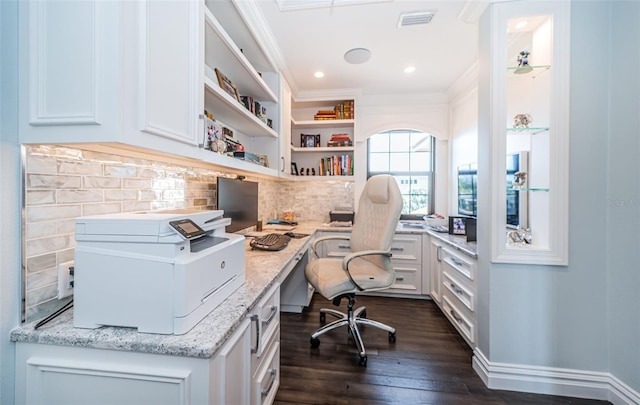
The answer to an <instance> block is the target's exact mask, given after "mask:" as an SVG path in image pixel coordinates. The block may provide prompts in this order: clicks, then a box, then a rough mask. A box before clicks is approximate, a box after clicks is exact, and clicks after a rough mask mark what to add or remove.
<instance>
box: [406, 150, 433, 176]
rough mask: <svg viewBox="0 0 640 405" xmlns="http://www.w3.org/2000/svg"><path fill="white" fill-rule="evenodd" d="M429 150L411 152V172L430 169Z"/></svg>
mask: <svg viewBox="0 0 640 405" xmlns="http://www.w3.org/2000/svg"><path fill="white" fill-rule="evenodd" d="M429 159H431V153H430V152H414V153H412V154H411V162H410V167H411V169H410V170H411V171H412V172H425V171H427V170H430V169H431V167H430V160H429Z"/></svg>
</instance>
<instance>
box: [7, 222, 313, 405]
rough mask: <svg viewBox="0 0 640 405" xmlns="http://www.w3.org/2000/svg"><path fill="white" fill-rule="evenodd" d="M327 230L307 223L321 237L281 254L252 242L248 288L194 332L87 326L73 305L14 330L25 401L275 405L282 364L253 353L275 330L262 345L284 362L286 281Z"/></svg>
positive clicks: (19, 396)
mask: <svg viewBox="0 0 640 405" xmlns="http://www.w3.org/2000/svg"><path fill="white" fill-rule="evenodd" d="M318 227H319V224H307V225H300V226H298V227H297V228H296V232H298V233H308V234H310V235H311V236H310V237H306V238H302V239H291V241H290V242H289V246H287V248H285V249H284V250H281V251H278V252H265V251H255V250H251V248H250V247H249V242H248V240H247V241H246V249H247V251H246V272H245V283H244V285H242V286H241V287H240V288H239V289H238V290H236V291H235V292H234V293H233V294H232V295H231V296H229V298H228V299H227V300H226V301H224V302H223V303H222V304H221V305H220V306H218V307H217V308H216V309H214V310H213V311H212V312H211V313H209V314H208V315H207V316H206V317H205V318H204V319H203V320H202V321H201V322H200V323H198V324H197V325H196V326H195V327H194V328H193V329H191V330H190V331H189V332H187V333H186V334H184V335H179V336H177V335H157V334H143V333H138V332H137V331H136V330H135V329H132V328H118V327H101V328H98V329H78V328H74V327H73V310H69V311H67V312H66V313H63V314H62V315H61V316H60V317H58V318H57V319H55V320H53V321H51V322H50V323H48V324H46V325H44V326H42V327H41V328H40V329H38V330H34V324H33V323H30V324H26V325H24V326H22V327H19V328H17V329H15V330H13V331H12V332H11V340H12V341H14V342H16V401H17V403H25V404H30V403H83V402H87V401H90V400H91V399H93V400H95V399H96V398H99V399H100V401H102V402H105V403H153V404H159V403H171V404H181V403H184V404H188V403H194V404H196V403H197V404H202V403H249V402H251V403H268V402H269V401H270V400H272V399H273V396H274V395H275V391H276V390H277V384H278V381H279V374H278V373H277V364H274V363H269V362H266V363H265V364H262V363H264V362H261V363H258V362H257V361H253V360H252V358H254V359H255V358H257V357H258V356H257V354H256V353H255V351H256V349H258V348H259V345H257V343H256V340H257V339H262V338H263V336H257V335H258V334H259V333H260V331H263V334H264V331H268V330H271V331H273V332H271V333H272V335H271V337H270V339H269V341H265V344H264V347H261V348H260V352H262V353H263V356H264V357H267V358H268V359H272V358H273V359H277V361H279V351H278V348H279V326H278V327H277V328H273V327H270V325H274V322H275V323H278V324H279V302H280V297H279V292H280V289H279V288H280V282H281V281H285V280H286V279H287V278H288V276H289V274H288V273H289V272H291V271H293V269H294V268H296V264H297V262H298V261H299V260H300V258H301V257H302V256H301V254H304V252H306V251H307V250H308V246H309V243H310V240H311V239H312V238H313V235H314V234H315V231H316V229H317V228H318ZM298 267H299V266H298ZM148 288H153V280H149V286H148ZM274 307H276V309H275V310H274ZM274 311H275V312H274ZM252 319H255V320H256V321H255V322H253V321H252ZM252 351H254V353H253V354H252ZM257 360H260V359H257ZM274 361H275V360H274ZM274 370H275V371H274ZM261 373H262V374H261ZM234 374H235V376H234ZM254 377H256V378H257V379H258V380H257V381H252V379H253V378H254ZM244 385H246V386H247V388H246V390H245V389H244V388H243V386H244ZM64 387H67V388H64ZM68 387H73V389H68ZM232 390H233V392H230V391H232ZM263 390H266V392H267V393H268V394H267V395H264V394H262V393H261V392H262V391H263ZM225 391H226V392H225ZM123 399H126V401H124V402H123Z"/></svg>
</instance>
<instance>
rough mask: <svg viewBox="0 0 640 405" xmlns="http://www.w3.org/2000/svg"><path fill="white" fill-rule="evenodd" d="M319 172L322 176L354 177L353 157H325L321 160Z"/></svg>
mask: <svg viewBox="0 0 640 405" xmlns="http://www.w3.org/2000/svg"><path fill="white" fill-rule="evenodd" d="M318 172H319V174H320V175H321V176H352V175H353V157H352V156H351V155H334V156H326V157H323V158H321V159H320V163H319V165H318Z"/></svg>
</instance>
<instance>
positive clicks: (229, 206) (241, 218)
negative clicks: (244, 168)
mask: <svg viewBox="0 0 640 405" xmlns="http://www.w3.org/2000/svg"><path fill="white" fill-rule="evenodd" d="M217 196H218V197H217V208H218V209H219V210H223V211H224V217H225V218H231V225H228V226H227V232H237V231H239V230H241V229H245V228H249V227H252V226H254V225H255V224H256V222H258V183H256V182H252V181H246V180H242V181H241V180H238V179H229V178H226V177H218V192H217Z"/></svg>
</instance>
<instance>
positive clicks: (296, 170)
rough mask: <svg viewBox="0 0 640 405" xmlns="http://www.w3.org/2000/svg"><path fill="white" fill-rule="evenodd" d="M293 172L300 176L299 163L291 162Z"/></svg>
mask: <svg viewBox="0 0 640 405" xmlns="http://www.w3.org/2000/svg"><path fill="white" fill-rule="evenodd" d="M291 174H292V175H294V176H298V175H299V173H298V165H297V164H296V162H291Z"/></svg>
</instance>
